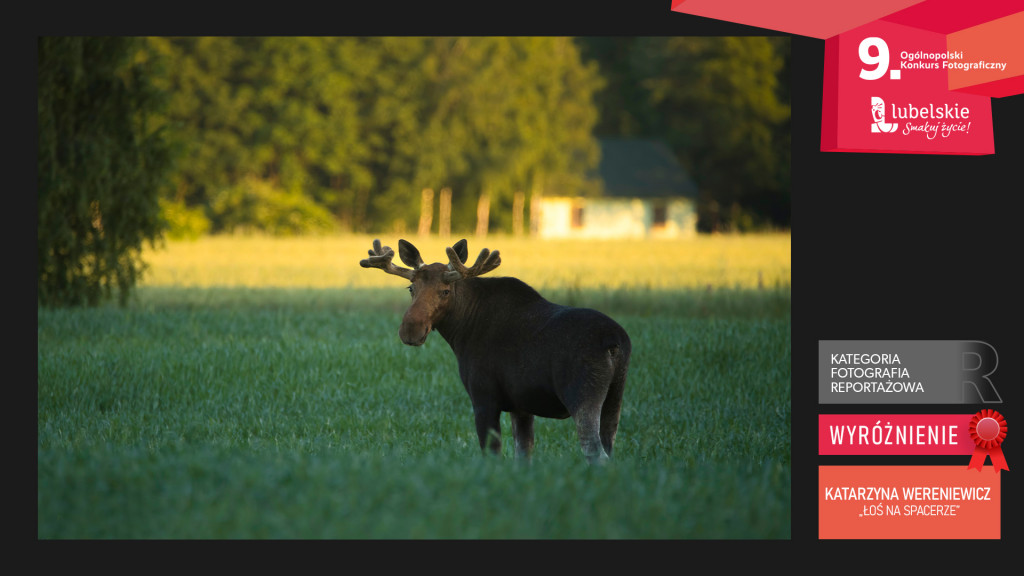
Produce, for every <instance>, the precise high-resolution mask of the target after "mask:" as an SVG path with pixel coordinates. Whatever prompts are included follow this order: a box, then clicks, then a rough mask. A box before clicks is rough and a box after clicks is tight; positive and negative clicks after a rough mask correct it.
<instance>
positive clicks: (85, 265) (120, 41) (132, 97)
mask: <svg viewBox="0 0 1024 576" xmlns="http://www.w3.org/2000/svg"><path fill="white" fill-rule="evenodd" d="M136 49H137V41H136V40H134V39H131V38H64V37H44V38H39V39H38V42H37V50H38V91H37V120H38V133H39V139H38V166H37V179H38V182H37V190H38V195H39V202H38V207H39V220H38V224H37V255H38V283H37V292H38V301H39V303H40V304H43V305H95V304H98V303H99V302H100V301H102V300H103V299H105V298H109V297H111V296H112V295H113V293H114V291H115V289H116V291H117V295H118V298H119V301H120V302H121V303H124V302H126V300H127V298H128V297H129V293H130V291H131V289H132V288H133V287H134V286H135V284H136V282H137V281H138V279H139V277H140V276H141V274H142V272H143V270H144V267H145V266H144V263H143V262H142V261H141V259H140V252H141V249H142V246H143V243H144V242H145V241H149V242H150V243H152V242H154V241H155V240H156V239H158V238H159V236H160V231H161V220H160V218H159V206H158V201H157V199H158V190H159V187H160V186H161V184H162V183H163V178H164V177H165V175H166V171H167V169H168V167H169V160H170V157H169V152H168V148H167V145H166V144H165V143H164V141H163V140H162V137H161V134H160V132H159V131H157V130H155V129H154V127H153V123H152V122H151V118H152V115H153V112H154V111H156V110H158V109H159V106H160V105H161V101H160V98H159V97H158V96H159V95H158V93H157V92H156V91H155V90H154V89H153V87H152V85H151V83H150V78H151V77H152V75H153V74H154V66H155V65H156V62H155V61H152V60H150V61H140V60H138V59H136V58H135V55H136V52H137V50H136Z"/></svg>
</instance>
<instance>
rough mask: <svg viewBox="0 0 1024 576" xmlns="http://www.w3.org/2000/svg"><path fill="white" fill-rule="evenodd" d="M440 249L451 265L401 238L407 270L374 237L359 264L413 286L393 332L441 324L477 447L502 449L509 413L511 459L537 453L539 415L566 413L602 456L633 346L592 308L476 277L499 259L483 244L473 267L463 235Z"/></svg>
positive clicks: (419, 334)
mask: <svg viewBox="0 0 1024 576" xmlns="http://www.w3.org/2000/svg"><path fill="white" fill-rule="evenodd" d="M445 251H446V253H447V255H448V263H447V264H443V263H440V262H437V263H434V264H424V263H423V259H422V257H421V256H420V252H419V250H418V249H417V248H416V247H415V246H413V245H412V244H410V243H409V242H407V241H405V240H399V241H398V254H399V257H400V258H401V260H402V262H404V263H405V264H406V265H407V266H410V267H411V268H403V267H400V266H396V265H395V264H393V263H392V262H391V260H392V258H393V257H394V255H395V253H394V250H392V249H391V248H389V247H387V246H383V247H382V246H381V243H380V240H374V242H373V250H370V251H369V256H370V257H369V258H367V259H364V260H361V261H360V262H359V264H360V265H361V266H362V267H363V268H380V269H381V270H383V271H385V272H387V273H388V274H394V275H395V276H401V277H402V278H405V279H406V280H408V281H409V282H410V283H411V284H410V286H409V292H410V293H411V295H412V303H411V304H410V306H409V309H408V310H407V311H406V312H405V315H404V316H403V318H402V325H401V327H400V328H399V329H398V335H399V337H400V338H401V340H402V342H404V343H405V344H407V345H409V346H420V345H422V344H423V343H424V342H426V340H427V336H428V335H429V334H430V332H431V330H437V333H438V334H440V335H441V337H442V338H444V339H445V341H446V342H448V345H449V346H450V347H451V349H452V351H453V352H454V353H455V357H456V358H457V360H458V365H459V376H460V377H461V379H462V384H463V386H465V388H466V392H467V393H469V398H470V401H471V402H472V405H473V415H474V419H475V423H476V433H477V436H478V437H479V439H480V449H481V451H483V452H484V453H487V451H490V452H492V453H495V454H500V453H501V425H500V418H501V413H502V412H508V413H509V414H510V415H511V422H512V436H513V439H514V444H515V456H516V458H517V459H520V458H521V459H529V457H530V454H531V452H532V451H533V444H534V440H533V421H534V417H535V416H540V417H542V418H557V419H564V418H568V417H570V416H571V417H572V419H573V420H574V421H575V424H576V432H577V434H578V436H579V442H580V447H581V448H582V450H583V454H584V455H585V456H586V458H587V460H588V461H589V462H590V463H603V462H605V461H607V460H608V458H609V457H610V456H611V454H612V447H613V445H614V443H615V432H616V431H617V430H618V427H619V413H620V411H621V408H622V394H623V389H624V388H625V385H626V372H627V371H628V369H629V356H630V352H631V350H632V349H631V344H630V340H629V336H628V335H627V334H626V331H625V330H624V329H623V328H622V327H621V326H619V324H618V323H616V322H615V321H614V320H612V319H611V318H609V317H608V316H606V315H604V314H602V313H601V312H598V311H596V310H591V309H588V308H576V307H571V306H562V305H559V304H553V303H551V302H549V301H547V300H545V299H544V298H543V297H542V296H541V295H540V294H539V293H538V292H537V291H536V290H534V289H533V288H531V287H530V286H529V285H527V284H526V283H525V282H523V281H521V280H519V279H517V278H510V277H489V278H481V277H480V276H482V275H484V274H486V273H488V272H490V271H492V270H494V269H495V268H497V267H498V265H499V264H501V258H500V255H499V253H498V251H497V250H495V251H493V252H491V251H489V250H488V249H487V248H484V249H483V250H481V251H480V255H479V256H478V257H477V259H476V262H475V263H474V264H473V266H472V267H470V268H467V267H466V265H465V263H466V262H467V261H468V260H467V255H468V249H467V245H466V240H465V239H463V240H460V241H459V242H456V243H455V245H454V246H450V247H448V248H446V249H445Z"/></svg>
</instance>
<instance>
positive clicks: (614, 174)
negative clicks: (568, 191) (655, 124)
mask: <svg viewBox="0 0 1024 576" xmlns="http://www.w3.org/2000/svg"><path fill="white" fill-rule="evenodd" d="M599 142H600V145H601V164H600V166H599V167H598V175H599V176H600V177H601V179H602V180H604V194H605V196H628V197H637V198H657V197H664V196H687V197H690V198H696V197H697V185H696V184H695V183H694V182H693V179H692V178H690V175H689V173H688V172H687V171H686V170H685V169H684V168H683V167H682V165H680V164H679V161H678V160H677V159H676V156H675V154H673V152H672V150H671V149H670V148H669V147H668V145H666V144H665V143H664V142H662V141H660V140H640V139H629V138H602V139H600V140H599Z"/></svg>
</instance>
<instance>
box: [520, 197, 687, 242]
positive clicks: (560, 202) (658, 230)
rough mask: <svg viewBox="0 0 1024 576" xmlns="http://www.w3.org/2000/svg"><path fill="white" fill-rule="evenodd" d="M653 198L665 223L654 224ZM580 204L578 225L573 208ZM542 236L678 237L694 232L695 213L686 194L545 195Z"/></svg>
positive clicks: (539, 233)
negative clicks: (662, 196)
mask: <svg viewBox="0 0 1024 576" xmlns="http://www.w3.org/2000/svg"><path fill="white" fill-rule="evenodd" d="M655 202H661V203H663V204H664V206H665V223H664V224H663V225H661V226H655V225H654V212H655ZM580 207H582V209H583V222H582V226H578V227H576V226H574V225H573V212H574V210H575V209H578V208H580ZM540 211H541V214H540V225H539V226H538V227H537V234H538V235H539V236H540V237H542V238H647V237H650V238H681V237H686V236H692V235H696V233H697V213H696V210H695V209H694V205H693V202H692V201H691V200H689V199H687V198H667V199H660V200H650V199H640V198H567V197H545V198H543V199H542V200H541V202H540Z"/></svg>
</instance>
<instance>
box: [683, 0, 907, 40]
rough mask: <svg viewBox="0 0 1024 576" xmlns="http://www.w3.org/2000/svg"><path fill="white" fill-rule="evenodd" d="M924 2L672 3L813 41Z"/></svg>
mask: <svg viewBox="0 0 1024 576" xmlns="http://www.w3.org/2000/svg"><path fill="white" fill-rule="evenodd" d="M920 2H921V0H859V1H858V2H821V1H820V0H673V2H672V10H673V11H675V12H684V13H686V14H693V15H694V16H703V17H705V18H714V19H715V20H724V21H726V22H736V23H737V24H745V25H747V26H756V27H758V28H767V29H769V30H778V31H780V32H788V33H790V34H799V35H801V36H810V37H812V38H820V39H822V40H824V39H825V38H830V37H832V36H835V35H836V34H839V33H840V32H844V31H846V30H849V29H851V28H856V27H857V26H861V25H863V24H867V23H868V22H873V21H875V20H878V19H879V18H882V17H883V16H887V15H889V14H892V13H894V12H898V11H900V10H903V9H904V8H907V7H909V6H913V5H915V4H918V3H920Z"/></svg>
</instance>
